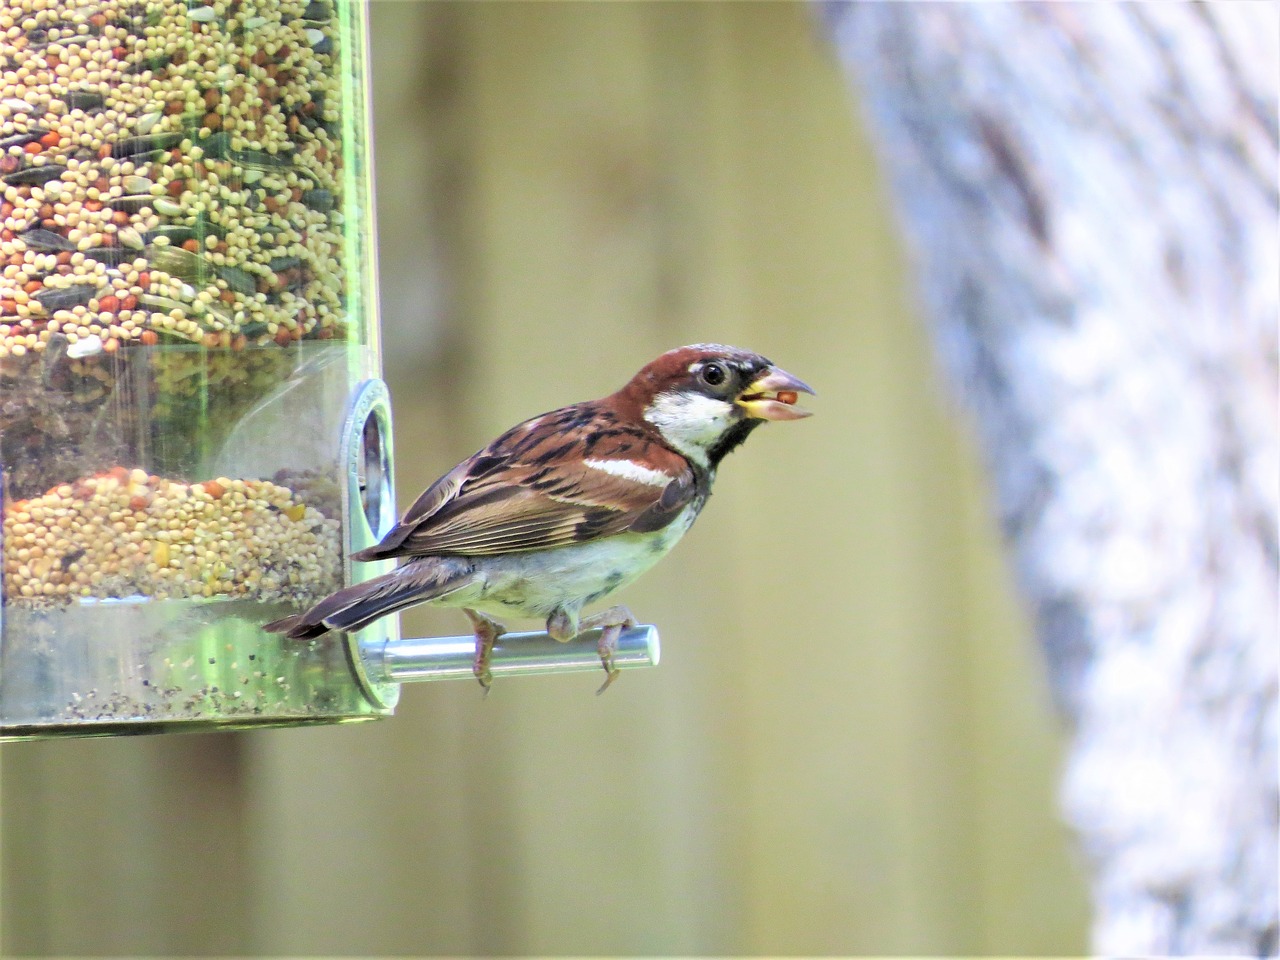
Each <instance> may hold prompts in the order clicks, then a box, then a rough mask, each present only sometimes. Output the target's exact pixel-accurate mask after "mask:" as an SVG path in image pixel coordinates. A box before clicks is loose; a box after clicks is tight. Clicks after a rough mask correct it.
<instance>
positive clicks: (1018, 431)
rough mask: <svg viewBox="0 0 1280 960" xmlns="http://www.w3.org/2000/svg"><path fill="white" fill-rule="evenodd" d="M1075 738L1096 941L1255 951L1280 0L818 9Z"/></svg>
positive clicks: (1261, 934) (1267, 814)
mask: <svg viewBox="0 0 1280 960" xmlns="http://www.w3.org/2000/svg"><path fill="white" fill-rule="evenodd" d="M824 13H825V14H826V15H827V22H828V25H829V26H830V28H831V31H832V33H833V35H834V37H835V39H836V41H837V43H838V45H839V47H840V51H841V54H842V56H843V59H844V60H845V62H846V64H847V65H848V67H849V68H850V71H851V73H852V74H853V75H854V76H855V78H856V80H858V81H859V86H860V92H861V94H862V98H863V102H864V105H865V110H866V113H867V119H868V121H869V123H870V125H871V128H872V130H873V133H874V135H875V137H876V138H877V139H878V142H879V146H880V149H881V152H882V157H883V161H884V164H885V167H886V168H887V170H888V172H889V175H890V177H891V179H892V182H893V188H894V193H895V199H896V202H897V206H898V209H899V212H900V214H901V217H902V221H903V223H904V226H905V229H906V232H907V234H908V237H909V240H910V241H911V243H912V244H913V247H914V251H913V252H914V254H915V257H916V260H917V266H918V270H919V277H920V281H921V288H920V290H921V296H922V299H923V301H924V307H925V310H926V313H927V315H928V316H929V318H930V321H931V323H932V327H933V332H934V334H935V339H936V342H937V344H938V350H939V354H940V356H941V360H942V362H943V363H944V365H945V366H946V367H947V368H948V370H949V372H950V373H951V375H952V377H953V378H954V380H955V381H956V382H957V383H958V384H959V385H960V387H961V390H962V393H963V395H964V397H965V402H966V404H967V405H968V406H969V408H970V409H971V411H972V412H973V415H974V420H975V423H976V429H977V430H978V432H979V433H980V435H981V439H982V441H983V444H984V447H985V451H986V455H987V458H988V461H989V463H990V465H991V468H992V472H993V474H994V479H995V482H996V488H997V499H998V510H999V515H1000V519H1001V522H1002V525H1003V529H1004V531H1005V535H1006V537H1007V539H1008V542H1009V544H1010V548H1011V551H1012V553H1013V556H1014V558H1015V564H1016V568H1017V571H1018V574H1019V576H1020V579H1021V583H1022V585H1023V587H1024V590H1025V594H1026V596H1027V597H1028V598H1029V601H1030V603H1031V604H1032V608H1033V610H1034V613H1035V615H1036V620H1037V625H1038V630H1039V635H1040V639H1041V642H1042V646H1043V649H1044V651H1045V654H1046V657H1047V660H1048V664H1049V668H1050V672H1051V674H1052V678H1053V684H1054V688H1055V690H1056V693H1057V695H1058V698H1059V701H1060V705H1061V706H1062V708H1063V710H1064V712H1065V713H1066V715H1067V716H1068V718H1069V720H1070V722H1071V724H1072V727H1073V748H1072V753H1071V756H1070V759H1069V762H1068V768H1067V770H1066V774H1065V781H1064V787H1063V803H1064V807H1065V811H1066V814H1067V817H1068V819H1069V820H1070V822H1071V824H1072V825H1073V827H1074V828H1075V829H1076V830H1077V832H1078V834H1079V836H1080V838H1081V842H1082V845H1083V847H1084V850H1085V852H1086V853H1087V856H1088V858H1089V861H1090V867H1091V871H1092V876H1093V890H1094V909H1095V923H1094V946H1095V948H1096V949H1097V950H1098V951H1099V952H1102V953H1105V954H1112V955H1120V954H1172V953H1214V954H1255V955H1267V954H1274V953H1275V951H1276V940H1277V889H1276V883H1277V881H1276V874H1277V862H1276V861H1277V854H1276V851H1277V803H1278V801H1277V773H1276V759H1277V758H1276V725H1277V718H1276V687H1277V566H1278V564H1277V544H1276V505H1277V487H1278V484H1280V459H1278V454H1277V432H1278V431H1277V410H1276V402H1277V384H1278V378H1277V290H1278V287H1280V282H1278V279H1277V258H1278V250H1277V209H1278V203H1277V187H1276V172H1277V124H1276V116H1277V113H1276V110H1277V91H1276V80H1277V62H1278V60H1280V57H1278V55H1277V36H1278V29H1277V27H1278V24H1277V6H1276V5H1275V4H1272V3H1234V4H1229V3H1205V4H1138V3H1134V4H1049V3H1044V4H1040V3H1036V4H949V3H948V4H882V3H867V4H833V5H831V6H827V7H824Z"/></svg>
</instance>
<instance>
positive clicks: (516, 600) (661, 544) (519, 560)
mask: <svg viewBox="0 0 1280 960" xmlns="http://www.w3.org/2000/svg"><path fill="white" fill-rule="evenodd" d="M691 522H692V517H690V518H689V520H688V521H686V520H685V519H684V518H683V517H679V518H677V519H676V520H675V521H674V522H673V523H671V524H669V525H668V526H666V527H664V528H663V529H661V530H656V531H654V532H653V533H645V534H634V533H625V534H620V535H618V536H613V537H609V538H607V539H604V540H596V541H592V542H590V543H576V544H572V545H570V546H565V547H556V548H554V549H551V550H533V551H529V552H528V553H513V554H506V555H503V556H497V557H477V558H475V559H474V561H473V562H474V563H475V565H476V574H477V577H476V580H477V581H478V582H477V583H476V586H477V587H479V589H478V590H476V589H474V588H473V589H467V590H464V591H460V592H459V594H457V595H454V596H450V597H448V598H445V599H444V605H447V606H466V607H470V608H471V609H475V610H480V611H482V612H484V613H487V614H490V615H492V616H495V617H498V618H501V617H503V616H518V617H531V618H539V619H545V618H546V617H549V616H550V615H551V614H552V613H554V612H555V611H556V610H557V609H560V608H565V609H569V610H575V611H576V610H577V609H580V608H581V607H582V606H583V605H585V604H590V603H594V602H596V601H597V600H601V599H603V598H604V597H605V596H607V595H608V594H610V593H612V592H613V591H615V590H617V589H618V588H620V587H624V586H626V585H627V584H629V583H631V582H632V581H633V580H635V579H636V578H637V577H639V576H640V575H641V574H642V573H644V572H645V571H646V570H648V569H649V568H650V567H652V566H653V565H654V564H655V563H657V562H658V561H659V560H661V559H662V557H663V556H664V555H665V554H666V553H667V552H668V551H669V550H670V549H671V548H672V547H673V546H675V544H676V542H677V541H678V540H679V539H680V537H681V536H682V535H683V534H684V532H685V530H687V529H688V527H689V524H690V523H691Z"/></svg>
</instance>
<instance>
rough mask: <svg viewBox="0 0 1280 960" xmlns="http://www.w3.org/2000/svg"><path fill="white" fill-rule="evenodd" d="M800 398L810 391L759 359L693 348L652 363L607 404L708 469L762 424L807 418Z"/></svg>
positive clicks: (752, 355) (719, 347) (716, 348)
mask: <svg viewBox="0 0 1280 960" xmlns="http://www.w3.org/2000/svg"><path fill="white" fill-rule="evenodd" d="M801 393H808V394H813V389H812V388H811V387H810V386H809V385H808V384H806V383H805V382H804V381H803V380H800V379H798V378H797V377H794V376H792V375H791V374H789V373H787V371H785V370H783V369H782V368H780V367H777V366H774V364H773V362H772V361H770V360H768V359H767V358H765V357H762V356H760V354H758V353H752V352H751V351H749V350H741V349H739V348H737V347H727V346H722V345H720V344H695V345H693V346H688V347H679V348H677V349H675V350H669V351H667V352H666V353H664V354H663V355H662V356H660V357H658V359H656V360H654V361H653V362H652V363H650V364H648V365H647V366H646V367H645V368H644V369H642V370H641V371H640V372H639V373H637V374H636V375H635V376H634V377H633V378H632V379H631V382H630V383H628V384H627V385H626V386H625V387H623V388H622V390H620V391H618V393H617V394H615V395H614V399H615V400H616V401H617V402H618V403H619V404H620V405H623V406H625V407H627V408H630V411H631V412H633V415H638V416H639V417H640V418H641V419H643V420H645V421H647V422H648V423H650V424H652V425H653V426H654V427H655V428H656V429H657V430H658V432H659V433H660V434H662V437H663V439H664V440H665V441H666V442H667V444H668V445H670V446H671V447H672V448H674V449H676V450H678V451H679V452H680V453H682V454H684V455H685V456H686V457H688V458H689V459H690V460H692V461H693V462H694V463H696V464H698V465H699V466H701V467H704V468H708V469H715V467H716V466H717V465H718V464H719V462H720V460H721V459H723V458H724V456H725V455H726V454H728V453H729V452H730V451H732V450H733V449H734V448H736V447H737V446H738V445H739V444H741V443H742V442H743V441H744V440H745V439H746V438H747V435H748V434H750V433H751V431H752V430H753V429H755V428H756V427H757V426H759V425H760V424H761V423H763V422H764V421H766V420H799V419H801V418H803V417H807V416H809V411H808V410H804V409H802V408H800V407H798V406H796V401H797V400H798V399H799V395H800V394H801Z"/></svg>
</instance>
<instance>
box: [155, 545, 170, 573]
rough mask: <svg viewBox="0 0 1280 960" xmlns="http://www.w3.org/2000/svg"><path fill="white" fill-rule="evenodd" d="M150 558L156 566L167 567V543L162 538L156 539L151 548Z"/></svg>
mask: <svg viewBox="0 0 1280 960" xmlns="http://www.w3.org/2000/svg"><path fill="white" fill-rule="evenodd" d="M151 559H153V560H154V561H155V562H156V566H157V567H167V566H168V565H169V544H167V543H165V542H164V541H163V540H160V541H157V542H156V545H155V546H154V547H153V548H152V550H151Z"/></svg>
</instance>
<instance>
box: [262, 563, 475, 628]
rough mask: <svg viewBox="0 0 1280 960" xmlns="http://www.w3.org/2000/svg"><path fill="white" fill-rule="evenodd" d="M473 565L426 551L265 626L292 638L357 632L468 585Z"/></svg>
mask: <svg viewBox="0 0 1280 960" xmlns="http://www.w3.org/2000/svg"><path fill="white" fill-rule="evenodd" d="M472 569H473V568H472V565H471V563H470V562H468V561H466V560H462V559H459V558H456V557H451V558H441V557H422V558H420V559H417V560H411V561H410V562H409V563H406V564H404V565H403V566H401V567H398V568H396V569H395V570H392V571H391V572H390V573H384V574H383V575H382V576H380V577H374V578H373V579H372V580H366V581H365V582H364V583H357V584H353V585H352V586H350V587H345V588H344V589H342V590H339V591H337V592H336V593H332V594H330V595H329V596H327V597H325V598H324V599H323V600H321V601H320V602H319V603H317V604H316V605H315V606H313V607H312V608H311V609H310V610H307V611H306V612H305V613H300V614H294V615H293V616H289V617H282V618H281V619H279V620H273V621H272V622H271V623H268V624H267V625H266V626H264V627H263V629H264V630H266V631H267V632H269V633H283V634H284V635H285V636H287V637H289V638H290V639H291V640H312V639H314V638H316V637H319V636H322V635H323V634H325V633H328V632H329V631H330V630H343V631H346V632H349V633H353V632H355V631H356V630H360V629H362V628H364V627H367V626H368V625H369V624H371V623H373V621H375V620H377V619H378V618H380V617H385V616H386V615H387V614H389V613H395V612H396V611H398V610H403V609H404V608H405V607H411V606H413V605H414V604H418V603H425V602H426V601H428V600H439V599H440V598H441V597H444V596H448V595H449V594H450V593H453V592H454V591H456V590H459V589H461V588H462V587H464V586H466V584H467V582H468V577H469V576H470V574H471V572H472Z"/></svg>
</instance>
